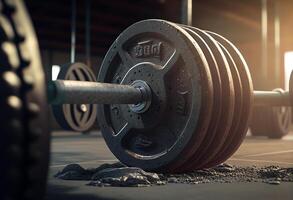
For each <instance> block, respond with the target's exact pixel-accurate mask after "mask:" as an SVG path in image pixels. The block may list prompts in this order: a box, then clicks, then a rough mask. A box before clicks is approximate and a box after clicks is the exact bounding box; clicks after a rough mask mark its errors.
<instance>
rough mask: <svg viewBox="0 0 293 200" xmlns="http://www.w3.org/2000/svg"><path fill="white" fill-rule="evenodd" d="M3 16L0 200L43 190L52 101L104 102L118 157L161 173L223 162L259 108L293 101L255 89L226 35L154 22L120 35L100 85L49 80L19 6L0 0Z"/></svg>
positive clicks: (104, 123)
mask: <svg viewBox="0 0 293 200" xmlns="http://www.w3.org/2000/svg"><path fill="white" fill-rule="evenodd" d="M0 10H1V15H0V43H1V46H0V47H1V48H0V62H1V65H0V66H1V67H0V87H1V90H0V94H1V95H0V108H1V112H2V113H3V114H1V115H0V117H1V121H2V124H1V126H0V133H1V140H0V159H1V163H5V164H3V165H0V170H1V172H2V176H1V179H0V190H1V191H0V197H1V199H5V198H9V199H24V198H25V199H39V198H40V197H41V196H42V195H43V194H44V191H45V185H46V177H47V169H48V160H49V128H48V117H47V113H48V103H47V97H48V101H49V103H51V104H52V105H55V106H56V105H62V104H98V105H97V118H98V122H99V125H100V128H101V132H102V134H103V136H104V138H105V141H106V143H107V145H108V147H109V148H110V150H111V151H112V152H113V154H114V155H115V156H116V157H117V158H118V159H119V160H120V161H121V162H123V163H125V164H127V165H129V166H136V167H141V168H143V169H145V170H152V171H164V172H186V171H192V170H195V169H199V168H206V167H211V166H214V165H217V164H219V163H222V162H224V161H225V160H226V159H228V158H229V157H230V156H231V155H232V154H233V153H234V152H235V151H236V150H237V149H238V147H239V146H240V144H241V142H242V140H243V138H244V136H245V134H246V131H247V124H248V120H249V116H250V111H251V108H252V106H253V104H254V105H270V106H291V103H292V102H293V101H292V95H291V94H292V89H291V88H290V90H289V91H253V86H252V81H251V77H250V74H249V70H248V67H247V64H246V62H245V60H244V58H243V56H242V55H241V53H240V52H239V50H238V49H237V48H236V47H235V46H234V45H233V44H232V43H231V42H229V41H228V40H227V39H225V38H224V37H222V36H220V35H218V34H216V33H212V32H208V31H203V30H200V29H197V28H194V27H189V26H185V25H180V24H175V23H172V22H168V21H165V20H155V19H152V20H144V21H140V22H138V23H135V24H134V25H132V26H130V27H129V28H127V29H126V30H125V31H123V33H121V34H120V36H119V37H118V38H117V39H116V40H115V41H114V43H113V44H112V46H111V47H110V49H109V51H108V53H107V54H106V56H105V58H104V60H103V63H102V65H101V68H100V72H99V75H98V77H97V82H83V81H72V80H56V81H49V82H48V83H46V81H45V75H44V70H43V68H42V64H41V60H40V55H39V48H38V44H37V41H36V36H35V33H34V30H33V27H32V24H31V22H30V20H29V18H28V15H27V13H26V10H25V8H24V6H23V3H22V1H17V0H10V1H6V0H1V6H0ZM47 85H48V86H47ZM46 91H47V92H46ZM46 93H47V94H46ZM4 113H5V114H4Z"/></svg>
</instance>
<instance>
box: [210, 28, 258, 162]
mask: <svg viewBox="0 0 293 200" xmlns="http://www.w3.org/2000/svg"><path fill="white" fill-rule="evenodd" d="M206 32H207V33H208V34H210V35H211V36H212V37H214V38H215V39H216V40H217V41H218V42H219V43H221V44H222V45H223V46H224V47H225V48H226V49H227V50H228V52H229V53H230V55H231V56H232V58H233V60H234V62H235V64H236V66H237V69H238V72H239V75H240V79H241V83H242V84H241V85H242V93H243V95H242V98H243V100H242V104H243V105H242V111H241V112H240V113H236V115H239V116H240V117H241V119H240V123H239V124H238V128H237V132H234V134H232V135H231V138H228V141H230V144H229V145H226V146H225V148H224V149H223V150H221V151H220V152H219V156H217V159H215V160H214V161H213V162H210V163H209V164H208V165H207V167H212V166H215V165H217V164H220V163H223V162H224V161H226V160H227V159H228V158H229V157H231V155H233V154H234V153H235V152H236V150H237V149H238V148H239V146H240V145H241V143H242V142H243V139H244V137H245V135H246V133H247V129H248V122H249V119H250V113H251V108H252V104H253V86H252V79H251V76H250V72H249V68H248V66H247V64H246V62H245V60H244V58H243V56H242V54H241V53H240V51H239V50H238V49H237V48H236V47H235V46H234V45H233V44H232V43H231V42H230V41H229V40H227V39H226V38H224V37H223V36H220V35H218V34H216V33H213V32H210V31H206Z"/></svg>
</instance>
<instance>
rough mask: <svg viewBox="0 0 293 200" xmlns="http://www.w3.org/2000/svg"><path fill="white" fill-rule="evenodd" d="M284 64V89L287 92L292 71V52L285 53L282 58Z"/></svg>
mask: <svg viewBox="0 0 293 200" xmlns="http://www.w3.org/2000/svg"><path fill="white" fill-rule="evenodd" d="M284 64H285V70H284V72H285V89H286V90H289V80H290V74H291V72H292V70H293V51H287V52H285V56H284Z"/></svg>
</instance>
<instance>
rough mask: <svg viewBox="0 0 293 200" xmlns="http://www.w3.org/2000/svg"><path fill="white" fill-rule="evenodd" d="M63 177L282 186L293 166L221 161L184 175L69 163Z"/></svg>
mask: <svg viewBox="0 0 293 200" xmlns="http://www.w3.org/2000/svg"><path fill="white" fill-rule="evenodd" d="M55 177H56V178H59V179H63V180H86V181H89V183H88V184H87V185H91V186H100V187H103V186H116V187H140V186H152V185H165V184H167V183H183V184H206V183H233V182H234V183H237V182H263V183H267V184H271V185H279V184H281V183H282V182H293V168H281V167H278V166H268V167H256V166H252V167H236V166H232V165H228V164H225V163H224V164H221V165H218V166H216V167H213V168H210V169H201V170H196V171H193V172H189V173H181V174H158V173H152V172H146V171H144V170H142V169H140V168H137V167H127V166H125V165H124V164H122V163H119V162H117V163H113V164H103V165H101V166H99V167H97V168H89V169H84V168H83V167H81V166H80V165H78V164H70V165H67V166H66V167H65V168H64V169H63V170H62V171H60V172H58V173H57V174H56V175H55Z"/></svg>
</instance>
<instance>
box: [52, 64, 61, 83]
mask: <svg viewBox="0 0 293 200" xmlns="http://www.w3.org/2000/svg"><path fill="white" fill-rule="evenodd" d="M59 72H60V66H59V65H52V81H55V80H57V77H58V74H59Z"/></svg>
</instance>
